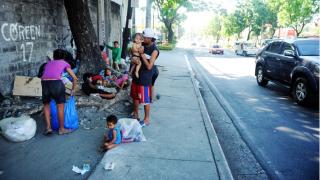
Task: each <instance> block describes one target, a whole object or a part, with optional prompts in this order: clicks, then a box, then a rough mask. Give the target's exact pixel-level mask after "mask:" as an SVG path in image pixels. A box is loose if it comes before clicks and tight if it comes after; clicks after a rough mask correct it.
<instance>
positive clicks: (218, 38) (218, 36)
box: [216, 34, 220, 44]
mask: <svg viewBox="0 0 320 180" xmlns="http://www.w3.org/2000/svg"><path fill="white" fill-rule="evenodd" d="M219 40H220V34H217V37H216V43H217V44H218V43H219Z"/></svg>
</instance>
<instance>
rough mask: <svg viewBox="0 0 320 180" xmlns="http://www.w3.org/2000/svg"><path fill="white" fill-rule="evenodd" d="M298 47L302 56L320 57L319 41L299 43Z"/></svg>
mask: <svg viewBox="0 0 320 180" xmlns="http://www.w3.org/2000/svg"><path fill="white" fill-rule="evenodd" d="M296 46H297V48H298V52H299V54H300V56H319V54H320V48H319V41H318V40H309V41H302V42H297V43H296Z"/></svg>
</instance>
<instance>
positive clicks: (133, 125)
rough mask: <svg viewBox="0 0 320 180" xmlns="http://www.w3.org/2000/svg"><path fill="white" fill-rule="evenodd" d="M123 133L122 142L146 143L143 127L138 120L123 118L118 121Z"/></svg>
mask: <svg viewBox="0 0 320 180" xmlns="http://www.w3.org/2000/svg"><path fill="white" fill-rule="evenodd" d="M118 123H119V125H120V129H121V133H122V141H121V142H124V143H126V142H141V141H146V138H145V136H144V134H143V131H142V128H141V125H140V124H139V122H138V121H137V120H136V119H131V118H121V119H119V121H118Z"/></svg>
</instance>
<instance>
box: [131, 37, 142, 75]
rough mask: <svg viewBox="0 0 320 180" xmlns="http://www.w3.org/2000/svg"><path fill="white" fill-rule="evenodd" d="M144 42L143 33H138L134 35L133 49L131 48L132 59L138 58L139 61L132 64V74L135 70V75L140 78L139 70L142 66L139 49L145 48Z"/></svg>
mask: <svg viewBox="0 0 320 180" xmlns="http://www.w3.org/2000/svg"><path fill="white" fill-rule="evenodd" d="M142 42H143V37H142V34H141V33H136V34H135V36H134V41H133V44H132V49H131V60H135V59H137V60H138V62H139V63H138V64H137V65H135V64H133V65H132V66H131V69H130V75H132V73H133V71H135V76H136V77H137V78H139V70H140V67H141V61H140V53H139V50H140V49H143V46H142Z"/></svg>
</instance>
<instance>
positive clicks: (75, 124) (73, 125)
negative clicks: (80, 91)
mask: <svg viewBox="0 0 320 180" xmlns="http://www.w3.org/2000/svg"><path fill="white" fill-rule="evenodd" d="M50 110H51V128H52V129H53V130H58V129H59V121H58V111H57V105H56V103H55V101H54V100H51V102H50ZM64 128H66V129H78V128H79V118H78V112H77V109H76V102H75V98H74V96H71V97H70V98H69V99H68V100H67V102H66V103H65V104H64Z"/></svg>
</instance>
